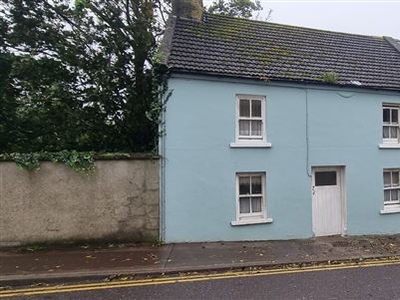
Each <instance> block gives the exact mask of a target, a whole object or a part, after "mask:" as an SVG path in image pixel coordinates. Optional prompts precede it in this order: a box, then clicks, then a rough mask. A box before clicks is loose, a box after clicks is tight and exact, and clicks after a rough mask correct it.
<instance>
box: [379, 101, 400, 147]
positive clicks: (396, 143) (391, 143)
mask: <svg viewBox="0 0 400 300" xmlns="http://www.w3.org/2000/svg"><path fill="white" fill-rule="evenodd" d="M385 109H389V110H390V111H392V110H397V115H398V120H397V123H392V122H384V120H383V117H382V144H380V145H379V148H400V105H399V104H385V103H384V104H383V105H382V113H383V111H384V110H385ZM391 115H392V114H391V113H390V116H391ZM385 127H389V128H392V127H395V128H396V127H397V138H390V137H389V138H384V137H383V129H384V128H385ZM389 132H390V130H389Z"/></svg>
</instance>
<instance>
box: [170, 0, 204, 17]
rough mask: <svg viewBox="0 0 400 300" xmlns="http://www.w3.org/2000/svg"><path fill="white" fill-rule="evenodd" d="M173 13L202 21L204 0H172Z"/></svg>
mask: <svg viewBox="0 0 400 300" xmlns="http://www.w3.org/2000/svg"><path fill="white" fill-rule="evenodd" d="M172 14H173V15H174V16H177V17H180V18H186V19H192V20H196V21H201V20H202V18H203V0H172Z"/></svg>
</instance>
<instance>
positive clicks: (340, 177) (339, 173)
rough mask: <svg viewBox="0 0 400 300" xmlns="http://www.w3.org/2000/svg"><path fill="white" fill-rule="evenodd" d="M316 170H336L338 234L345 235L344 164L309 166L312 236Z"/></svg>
mask: <svg viewBox="0 0 400 300" xmlns="http://www.w3.org/2000/svg"><path fill="white" fill-rule="evenodd" d="M318 171H336V172H337V176H338V178H337V179H338V182H337V183H338V184H339V185H340V186H339V188H340V205H341V232H340V233H339V234H340V235H342V236H343V235H346V232H347V198H346V166H344V165H336V166H312V167H311V223H312V224H311V225H312V232H313V235H314V236H317V235H316V234H315V228H314V221H313V219H314V187H315V172H318Z"/></svg>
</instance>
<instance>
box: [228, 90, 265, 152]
mask: <svg viewBox="0 0 400 300" xmlns="http://www.w3.org/2000/svg"><path fill="white" fill-rule="evenodd" d="M240 100H249V101H261V117H252V116H251V113H250V117H241V116H240ZM250 111H251V104H250ZM241 120H248V121H261V135H240V128H239V123H240V121H241ZM230 146H231V147H232V148H241V147H264V148H269V147H271V144H270V143H267V129H266V97H265V96H261V95H245V94H237V95H236V125H235V142H234V143H231V144H230Z"/></svg>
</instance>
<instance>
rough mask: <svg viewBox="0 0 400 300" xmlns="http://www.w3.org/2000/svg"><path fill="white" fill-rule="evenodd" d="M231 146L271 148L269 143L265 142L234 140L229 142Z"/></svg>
mask: <svg viewBox="0 0 400 300" xmlns="http://www.w3.org/2000/svg"><path fill="white" fill-rule="evenodd" d="M229 146H230V147H231V148H271V147H272V145H271V143H266V142H251V141H249V142H236V143H230V144H229Z"/></svg>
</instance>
